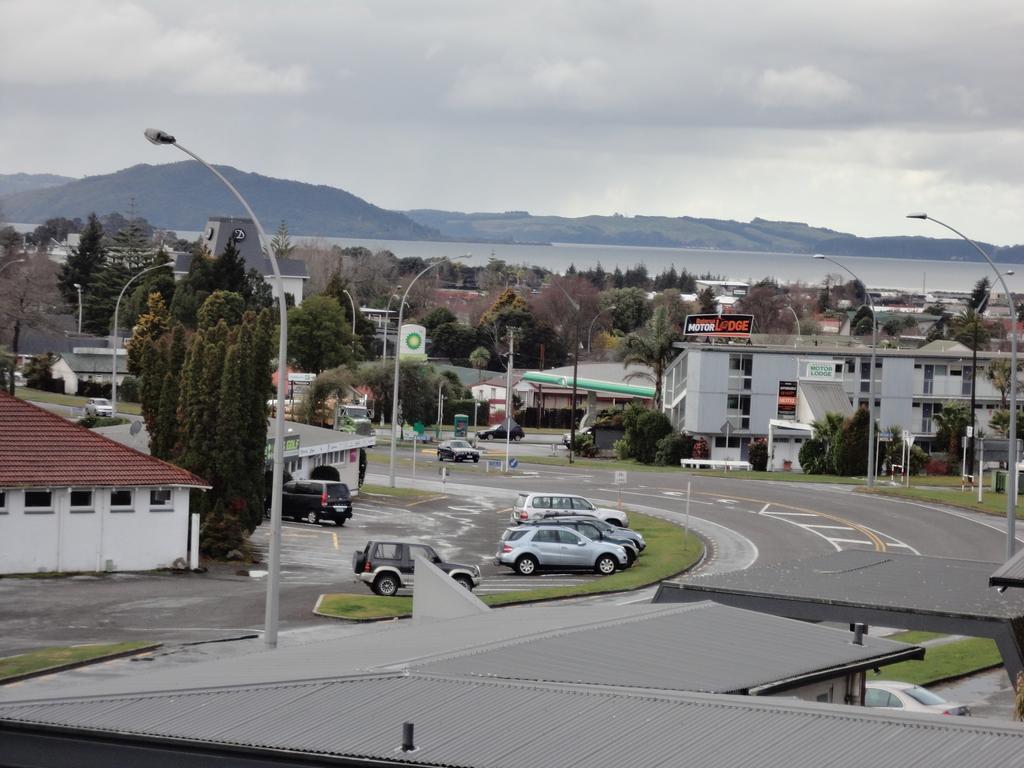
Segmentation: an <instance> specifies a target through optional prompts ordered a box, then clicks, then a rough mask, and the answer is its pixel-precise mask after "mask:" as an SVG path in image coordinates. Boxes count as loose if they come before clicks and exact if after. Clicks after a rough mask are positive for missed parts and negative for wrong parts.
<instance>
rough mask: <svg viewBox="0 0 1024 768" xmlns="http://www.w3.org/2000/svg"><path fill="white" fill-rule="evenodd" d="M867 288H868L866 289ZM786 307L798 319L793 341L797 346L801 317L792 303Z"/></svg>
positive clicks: (794, 318)
mask: <svg viewBox="0 0 1024 768" xmlns="http://www.w3.org/2000/svg"><path fill="white" fill-rule="evenodd" d="M865 290H867V289H865ZM786 309H788V310H789V311H790V312H792V313H793V320H795V321H796V341H794V342H793V346H794V347H795V346H797V345H798V344H799V342H800V318H799V317H797V314H796V310H795V309H793V305H792V304H787V305H786Z"/></svg>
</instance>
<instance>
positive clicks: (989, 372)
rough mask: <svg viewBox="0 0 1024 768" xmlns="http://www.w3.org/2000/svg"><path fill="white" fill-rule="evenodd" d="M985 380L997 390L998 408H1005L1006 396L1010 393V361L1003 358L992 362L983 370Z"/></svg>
mask: <svg viewBox="0 0 1024 768" xmlns="http://www.w3.org/2000/svg"><path fill="white" fill-rule="evenodd" d="M985 378H986V379H988V383H989V384H991V385H992V386H993V387H995V388H996V389H998V390H999V403H1000V407H1001V408H1006V407H1007V406H1006V394H1007V393H1008V392H1009V391H1010V361H1009V360H1006V359H1003V358H997V359H996V360H993V361H992V362H991V363H989V365H988V368H986V369H985Z"/></svg>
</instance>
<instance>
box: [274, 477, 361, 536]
mask: <svg viewBox="0 0 1024 768" xmlns="http://www.w3.org/2000/svg"><path fill="white" fill-rule="evenodd" d="M281 517H291V518H294V519H296V520H305V521H306V522H307V523H319V522H321V521H322V520H330V521H331V522H332V523H335V524H336V525H344V524H345V521H346V520H349V519H351V517H352V497H351V496H350V495H349V492H348V486H347V485H345V484H344V483H339V482H337V481H336V480H289V481H288V482H287V483H285V484H284V489H283V492H282V496H281Z"/></svg>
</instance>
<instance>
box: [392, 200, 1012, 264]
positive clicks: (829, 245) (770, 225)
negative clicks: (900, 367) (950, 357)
mask: <svg viewBox="0 0 1024 768" xmlns="http://www.w3.org/2000/svg"><path fill="white" fill-rule="evenodd" d="M405 213H406V215H408V216H409V218H410V219H412V220H413V221H416V222H418V223H420V224H422V225H424V226H426V227H431V228H432V229H436V230H437V231H439V232H440V233H441V234H442V235H444V236H445V237H447V238H451V239H453V240H469V241H485V242H486V241H499V242H506V243H578V244H591V245H639V246H653V247H669V248H705V249H711V250H729V251H757V252H775V253H824V254H826V255H830V256H880V257H886V258H899V259H937V260H940V261H981V257H980V256H979V255H978V254H977V253H976V252H975V251H974V249H972V248H971V246H970V245H968V244H967V243H965V242H964V241H963V240H960V239H932V238H927V237H857V236H856V235H850V234H846V233H844V232H836V231H834V230H831V229H824V228H821V227H811V226H808V225H807V224H802V223H800V222H792V221H768V220H766V219H760V218H757V219H754V220H753V221H750V222H741V221H727V220H722V219H699V218H693V217H691V216H680V217H678V218H672V217H667V216H619V215H616V216H584V217H581V218H576V219H570V218H563V217H561V216H531V215H530V214H529V213H527V212H526V211H506V212H505V213H456V212H450V211H437V210H429V209H423V210H413V211H406V212H405ZM980 245H981V246H982V248H985V249H986V250H987V251H989V252H990V253H993V254H994V258H996V259H998V260H1000V261H1012V262H1024V246H1019V245H1018V246H1013V247H1009V248H995V247H994V246H991V245H988V244H987V243H981V244H980Z"/></svg>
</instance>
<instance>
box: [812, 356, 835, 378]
mask: <svg viewBox="0 0 1024 768" xmlns="http://www.w3.org/2000/svg"><path fill="white" fill-rule="evenodd" d="M804 370H805V373H804V378H805V379H817V380H818V381H826V380H827V381H832V380H834V379H835V378H836V363H835V361H833V360H809V361H808V362H807V367H806V368H805V369H804Z"/></svg>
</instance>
